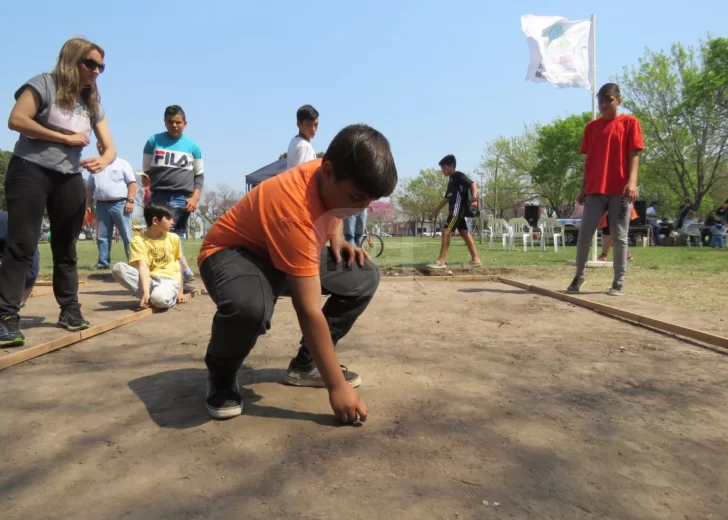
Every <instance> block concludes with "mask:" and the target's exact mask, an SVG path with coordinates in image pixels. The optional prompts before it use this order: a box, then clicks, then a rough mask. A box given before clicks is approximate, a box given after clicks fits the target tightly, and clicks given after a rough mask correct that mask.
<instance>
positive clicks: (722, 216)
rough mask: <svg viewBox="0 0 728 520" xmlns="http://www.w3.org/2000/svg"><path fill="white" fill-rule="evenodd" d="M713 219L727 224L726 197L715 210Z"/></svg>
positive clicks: (727, 200) (727, 205) (727, 203)
mask: <svg viewBox="0 0 728 520" xmlns="http://www.w3.org/2000/svg"><path fill="white" fill-rule="evenodd" d="M715 219H716V220H718V221H720V222H723V223H724V224H728V199H726V201H725V202H724V203H723V205H722V206H721V207H719V208H718V209H716V210H715Z"/></svg>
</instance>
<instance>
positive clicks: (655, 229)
mask: <svg viewBox="0 0 728 520" xmlns="http://www.w3.org/2000/svg"><path fill="white" fill-rule="evenodd" d="M658 204H659V203H658V202H657V201H656V200H653V201H652V202H651V203H650V207H649V208H647V211H646V212H645V216H646V218H647V224H648V225H649V226H650V227H651V228H652V244H651V245H653V246H654V245H655V244H657V243H659V240H658V237H659V236H660V226H659V224H658V223H657V206H658Z"/></svg>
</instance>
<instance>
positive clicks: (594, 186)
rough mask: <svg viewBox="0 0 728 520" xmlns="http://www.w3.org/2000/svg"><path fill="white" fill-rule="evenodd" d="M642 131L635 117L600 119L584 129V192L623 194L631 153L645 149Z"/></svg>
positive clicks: (621, 116)
mask: <svg viewBox="0 0 728 520" xmlns="http://www.w3.org/2000/svg"><path fill="white" fill-rule="evenodd" d="M644 148H645V143H644V139H643V138H642V128H641V127H640V122H639V121H638V120H637V118H636V117H634V116H630V115H620V116H617V117H616V118H614V119H604V118H603V117H600V118H599V119H595V120H594V121H591V122H589V124H587V125H586V128H584V138H583V139H582V141H581V153H583V154H586V168H585V170H584V181H585V186H584V193H585V194H586V195H591V194H596V193H599V194H602V195H621V194H622V193H623V192H624V187H625V186H626V185H627V182H629V156H628V153H627V152H628V151H630V150H644Z"/></svg>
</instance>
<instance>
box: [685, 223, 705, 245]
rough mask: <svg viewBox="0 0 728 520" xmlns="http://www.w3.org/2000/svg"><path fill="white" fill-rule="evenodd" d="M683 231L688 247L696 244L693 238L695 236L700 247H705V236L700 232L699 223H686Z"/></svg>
mask: <svg viewBox="0 0 728 520" xmlns="http://www.w3.org/2000/svg"><path fill="white" fill-rule="evenodd" d="M683 233H684V235H683V236H684V237H685V241H686V242H687V245H688V247H692V246H694V245H695V244H693V243H692V242H693V241H692V240H691V239H693V238H694V239H695V242H697V243H698V247H703V240H702V238H703V236H702V234H701V232H700V224H699V223H697V222H695V223H691V224H688V225H686V226H685V227H684V228H683Z"/></svg>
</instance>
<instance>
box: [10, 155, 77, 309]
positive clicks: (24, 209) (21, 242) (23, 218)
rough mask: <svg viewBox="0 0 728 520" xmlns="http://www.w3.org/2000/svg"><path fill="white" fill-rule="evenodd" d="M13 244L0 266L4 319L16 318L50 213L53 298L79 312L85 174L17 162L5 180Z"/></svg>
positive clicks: (17, 160)
mask: <svg viewBox="0 0 728 520" xmlns="http://www.w3.org/2000/svg"><path fill="white" fill-rule="evenodd" d="M5 198H6V199H7V202H8V238H7V242H6V246H5V255H4V257H3V262H2V265H0V314H17V313H18V311H19V309H20V303H21V300H22V298H23V290H24V286H25V279H26V274H27V273H28V270H30V269H31V267H32V264H33V256H34V255H35V251H36V248H37V247H38V238H39V236H40V229H41V224H42V222H43V212H44V210H45V209H48V218H49V219H50V225H51V252H52V254H53V293H54V294H55V296H56V301H57V302H58V305H60V306H61V309H63V310H72V309H79V308H80V307H81V306H80V304H79V303H78V271H77V269H76V241H77V240H78V235H79V233H80V232H81V227H82V226H83V217H84V214H85V213H86V185H85V183H84V182H83V176H82V175H81V174H80V173H77V174H73V175H65V174H62V173H59V172H56V171H53V170H49V169H48V168H43V167H42V166H38V165H36V164H33V163H30V162H28V161H26V160H24V159H20V158H18V157H15V156H13V158H12V159H11V160H10V164H9V165H8V171H7V173H6V175H5Z"/></svg>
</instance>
